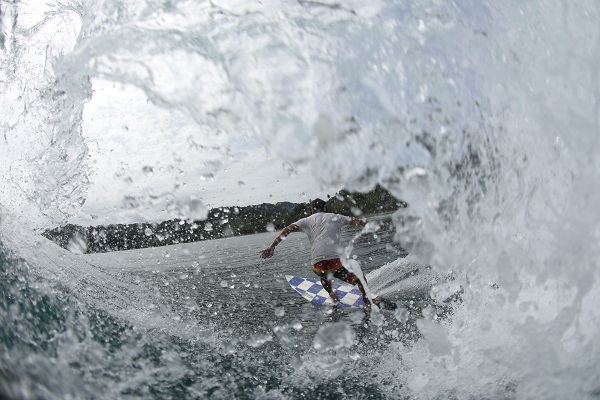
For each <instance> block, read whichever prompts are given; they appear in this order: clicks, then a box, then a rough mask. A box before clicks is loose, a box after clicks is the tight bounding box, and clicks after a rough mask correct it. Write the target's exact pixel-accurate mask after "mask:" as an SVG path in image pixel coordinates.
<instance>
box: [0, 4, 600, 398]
mask: <svg viewBox="0 0 600 400" xmlns="http://www.w3.org/2000/svg"><path fill="white" fill-rule="evenodd" d="M599 17H600V10H599V8H598V4H597V2H595V1H592V0H582V1H577V2H568V1H554V0H550V1H528V2H522V1H510V0H509V1H503V2H492V1H475V0H469V1H460V2H459V1H448V2H439V1H433V0H431V1H422V2H418V3H417V2H407V1H397V2H390V1H383V0H381V1H379V0H374V1H369V2H364V1H352V0H351V1H345V2H331V1H320V2H317V1H314V2H313V1H283V2H275V1H261V2H258V1H257V2H254V1H231V2H229V1H228V2H226V1H211V2H203V1H198V2H194V1H179V2H160V1H142V0H130V1H124V2H113V1H89V2H86V1H79V2H75V1H73V2H71V1H61V2H53V1H50V2H44V3H43V4H41V3H40V4H35V2H22V1H1V2H0V20H1V32H0V82H1V86H0V96H1V99H2V102H1V104H2V105H1V107H0V127H1V131H2V138H1V140H2V144H1V145H0V157H1V158H2V162H1V163H0V182H1V183H0V246H1V248H0V266H1V276H0V288H1V292H2V293H1V294H0V318H1V319H2V321H1V323H0V349H1V351H0V389H1V391H0V393H1V394H2V396H3V397H8V398H27V399H29V398H44V399H46V398H61V399H62V398H111V399H112V398H352V397H354V398H410V399H446V398H448V399H481V398H486V399H506V398H509V399H565V398H578V399H593V398H598V397H600V386H599V384H598V382H600V365H599V364H600V341H599V340H598V339H599V335H598V326H600V311H598V310H599V309H600V307H599V305H600V283H599V275H600V273H599V270H598V262H599V261H600V249H599V246H598V243H600V241H599V236H600V229H599V227H600V223H599V222H600V208H599V207H598V204H600V190H599V187H598V182H599V178H600V162H599V160H600V158H599V157H598V154H599V150H600V106H599V102H598V98H599V95H600V76H599V73H598V71H599V66H600V41H599V34H600V25H599V24H598V20H599ZM107 88H113V89H114V88H124V89H123V90H136V91H138V92H140V93H143V96H144V98H145V99H146V101H147V103H148V104H152V105H154V106H156V107H159V108H161V109H162V110H166V111H167V112H170V113H173V115H184V116H186V118H188V119H189V120H191V121H193V123H194V124H195V126H197V127H199V129H197V130H196V131H194V133H193V134H192V135H191V136H190V137H189V138H187V137H186V138H185V139H184V140H182V139H181V137H180V136H179V135H175V134H174V133H171V134H166V133H165V134H163V135H162V136H159V138H158V139H156V138H153V140H159V142H160V143H161V144H163V146H164V147H165V148H170V149H177V151H176V153H177V154H176V155H175V156H173V157H175V158H177V159H178V160H179V161H177V163H178V164H177V165H187V164H196V163H197V164H201V165H202V168H204V169H205V171H201V172H202V173H203V174H205V175H206V176H207V177H209V178H210V177H211V176H214V172H215V171H216V170H218V169H225V168H227V160H228V157H229V155H230V154H231V151H232V149H233V150H235V151H241V149H240V148H239V144H240V143H245V142H247V141H250V140H251V141H254V143H258V144H259V145H260V146H262V147H263V148H265V149H266V150H267V151H268V152H269V153H270V154H275V155H277V156H279V157H280V158H282V159H283V160H286V161H287V162H288V163H289V164H288V165H300V166H304V167H306V168H308V169H309V170H310V171H312V174H313V175H314V176H315V178H316V179H317V180H318V182H319V183H320V184H321V185H322V186H323V187H334V186H343V187H346V188H348V189H349V190H368V189H370V188H372V187H373V186H374V185H375V184H378V183H379V184H381V185H383V186H384V187H386V188H387V189H388V190H390V191H391V192H392V193H393V194H394V195H396V196H397V197H398V198H399V199H402V200H405V201H407V202H408V204H409V207H408V208H406V209H399V210H398V211H397V212H395V213H394V214H393V215H391V216H389V217H388V218H389V219H390V220H389V222H388V227H389V231H386V233H385V234H383V233H382V237H380V238H379V239H380V241H379V242H378V241H377V239H376V238H374V237H373V236H372V234H364V235H363V236H361V239H358V240H357V241H356V242H355V243H354V244H353V245H352V246H351V248H350V247H349V248H348V250H349V251H351V254H352V252H354V254H357V259H358V261H359V262H360V265H361V267H362V268H363V269H364V270H365V271H368V279H369V283H370V286H371V287H372V288H371V289H372V290H373V291H376V292H378V293H382V294H383V295H385V296H386V297H389V298H393V299H394V300H395V301H398V302H400V303H401V304H403V305H404V307H408V305H407V303H406V300H407V299H405V298H403V297H404V295H406V294H407V293H411V291H412V293H414V294H419V295H428V296H429V297H430V298H432V300H431V301H434V302H436V301H437V302H439V301H442V300H443V299H444V298H445V297H447V296H448V295H449V294H451V293H453V292H454V291H455V290H457V288H462V289H463V291H464V292H463V294H462V302H461V303H460V304H456V305H453V306H452V307H451V310H447V312H443V313H441V314H440V313H439V312H438V311H439V310H436V309H435V307H432V306H428V305H427V304H420V305H419V306H418V307H415V309H412V310H410V309H408V308H406V312H405V313H396V314H394V313H391V314H390V313H378V312H375V313H373V314H367V315H365V314H364V313H363V312H361V311H359V312H352V311H339V310H338V311H332V310H331V309H327V308H315V307H313V306H312V305H310V304H306V303H304V302H303V300H302V299H300V298H299V296H297V295H295V294H294V293H292V292H291V291H290V289H289V288H287V287H286V284H285V282H284V281H283V275H284V274H285V273H288V272H291V271H298V272H297V273H298V274H299V275H305V276H306V275H308V274H309V273H310V271H309V270H307V267H306V265H305V263H306V257H307V256H306V253H304V252H305V251H306V244H304V245H302V244H301V243H302V242H301V241H300V242H298V241H296V242H295V243H296V244H297V246H295V247H294V246H291V242H290V243H285V244H284V245H285V246H288V244H290V247H289V248H288V249H287V250H286V251H282V250H283V248H282V249H278V251H279V252H278V254H277V258H274V259H273V260H268V261H266V262H263V261H262V260H260V259H258V257H255V256H256V254H254V253H255V252H257V251H258V250H257V246H258V248H261V246H263V245H266V244H268V242H269V241H270V239H271V238H272V236H273V235H274V234H275V233H270V234H264V235H257V236H251V237H244V238H234V239H226V240H223V241H214V242H201V243H195V244H190V245H185V246H183V245H182V246H175V247H169V248H166V247H165V248H159V249H147V250H141V251H131V252H124V253H115V254H105V255H104V254H103V255H85V254H84V255H82V254H74V253H71V252H68V251H65V250H61V249H58V248H57V247H56V246H54V245H53V244H52V243H50V242H48V241H47V240H46V239H44V238H42V237H41V236H40V235H39V232H40V230H41V229H44V228H45V227H50V226H54V225H56V224H59V223H62V222H64V221H66V220H67V219H69V218H71V217H73V216H74V215H76V214H77V213H78V212H79V210H80V209H81V207H82V205H83V204H84V203H85V202H86V201H87V200H88V195H89V193H90V192H89V190H90V182H91V177H92V174H93V172H94V169H95V165H94V162H95V161H93V160H94V158H93V156H94V155H95V154H96V153H97V148H96V146H97V145H96V144H95V143H94V142H93V141H91V140H89V139H86V138H89V137H90V135H92V134H96V135H98V134H102V132H103V129H105V128H106V126H104V125H103V124H102V123H100V122H103V121H108V120H110V118H111V115H110V114H102V109H101V108H98V107H96V108H94V110H96V112H97V114H90V113H91V107H90V105H97V104H98V103H97V101H98V97H99V96H100V93H101V92H103V91H107V90H108V89H107ZM111 90H112V89H111ZM114 100H115V101H117V98H115V99H114ZM128 107H132V108H131V109H129V108H128ZM140 107H141V106H140ZM121 108H122V109H123V111H124V113H125V114H128V113H129V112H130V111H131V113H135V110H136V108H135V106H131V105H127V106H122V107H121ZM98 110H100V111H98ZM94 121H96V123H94ZM98 121H100V122H98ZM94 130H95V131H94ZM91 131H93V132H91ZM128 132H129V130H128V127H127V126H124V127H123V128H122V131H121V132H120V135H121V137H122V138H123V139H124V138H126V137H127V136H128V135H129V133H128ZM188 148H193V152H191V153H189V152H186V151H187V150H189V149H188ZM117 150H118V149H117ZM139 152H140V153H143V149H140V151H139ZM164 162H165V164H167V163H168V161H164ZM177 165H176V166H177ZM176 183H177V187H178V188H182V189H177V190H175V189H174V190H173V191H171V192H168V193H164V194H159V195H158V198H168V199H169V201H170V202H171V203H170V204H171V206H170V208H169V210H170V212H171V213H172V214H175V215H180V216H181V217H182V218H188V217H189V218H191V217H196V216H198V215H201V214H202V213H203V208H202V206H200V207H198V204H199V203H198V200H197V199H192V200H190V197H189V195H187V194H186V195H183V194H184V192H185V189H183V188H185V185H186V183H187V178H186V176H185V175H182V176H181V177H179V178H178V179H177V182H176ZM240 190H241V189H240ZM156 198H157V194H156V193H152V192H149V193H148V192H142V193H141V194H136V195H135V196H134V197H128V198H127V199H126V201H127V204H129V205H130V206H131V207H132V208H133V209H136V208H137V209H139V210H140V211H141V210H143V209H145V208H147V207H150V206H152V205H153V204H154V202H155V201H156ZM199 199H200V201H201V200H202V199H201V196H199ZM201 203H202V202H201ZM202 204H204V203H202ZM204 205H206V204H204ZM191 214H193V215H191ZM352 234H353V233H349V235H350V236H349V237H348V238H351V237H352ZM299 240H301V239H299ZM363 240H364V241H365V242H363ZM369 241H373V243H368V242H369ZM282 246H283V245H282ZM399 249H403V250H406V253H408V256H407V254H406V253H404V252H403V251H400V250H399ZM415 265H429V266H431V270H427V274H429V275H428V276H430V277H432V278H433V277H440V276H442V277H446V276H448V274H450V273H451V274H452V275H451V276H452V277H453V280H451V281H446V280H443V279H441V280H436V281H435V282H434V284H433V285H429V283H431V281H428V282H429V283H427V282H425V281H420V280H419V278H418V275H417V277H415V276H411V275H410V274H408V272H410V271H411V268H412V267H413V266H415ZM301 271H304V273H301ZM409 297H410V296H409ZM408 304H410V303H408ZM421 306H423V307H421ZM213 310H214V311H213ZM332 338H337V340H333V339H332Z"/></svg>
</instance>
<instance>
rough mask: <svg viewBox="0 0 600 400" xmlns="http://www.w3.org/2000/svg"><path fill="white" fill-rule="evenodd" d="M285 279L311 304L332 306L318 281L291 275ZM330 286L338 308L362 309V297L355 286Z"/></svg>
mask: <svg viewBox="0 0 600 400" xmlns="http://www.w3.org/2000/svg"><path fill="white" fill-rule="evenodd" d="M285 279H287V281H288V283H289V284H290V286H291V287H292V288H293V289H294V290H295V291H296V292H298V293H299V294H300V295H301V296H302V297H304V298H305V299H306V300H308V301H310V302H311V303H315V304H327V305H330V306H332V305H333V300H331V297H329V293H327V291H326V290H325V288H323V285H321V282H320V281H317V280H315V279H308V278H300V277H299V276H291V275H286V276H285ZM331 286H332V287H333V290H335V293H336V294H337V298H338V304H337V305H338V307H356V308H363V307H364V302H363V299H362V295H361V294H360V290H358V288H357V287H356V286H349V285H339V284H337V283H335V282H332V285H331Z"/></svg>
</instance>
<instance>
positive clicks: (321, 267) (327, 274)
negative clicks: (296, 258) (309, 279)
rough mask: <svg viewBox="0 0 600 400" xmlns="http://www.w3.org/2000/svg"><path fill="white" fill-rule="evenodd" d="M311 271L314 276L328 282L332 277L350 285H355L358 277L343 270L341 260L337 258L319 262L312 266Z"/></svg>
mask: <svg viewBox="0 0 600 400" xmlns="http://www.w3.org/2000/svg"><path fill="white" fill-rule="evenodd" d="M312 269H313V271H314V273H315V274H317V275H319V276H320V277H321V278H325V279H327V280H330V279H331V277H332V276H333V277H334V278H337V279H339V280H341V281H344V282H348V283H350V284H351V285H354V284H356V281H358V277H357V276H356V275H354V274H353V273H352V272H350V271H348V270H347V269H346V268H344V266H343V265H342V260H340V259H339V258H334V259H332V260H323V261H319V262H318V263H316V264H314V265H313V266H312Z"/></svg>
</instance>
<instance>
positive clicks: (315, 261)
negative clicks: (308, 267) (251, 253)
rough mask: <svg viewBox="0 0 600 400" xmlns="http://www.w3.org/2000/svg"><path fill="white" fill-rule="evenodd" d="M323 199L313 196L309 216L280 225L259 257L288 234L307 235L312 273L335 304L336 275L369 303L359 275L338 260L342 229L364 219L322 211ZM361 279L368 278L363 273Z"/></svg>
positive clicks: (376, 300) (361, 223)
mask: <svg viewBox="0 0 600 400" xmlns="http://www.w3.org/2000/svg"><path fill="white" fill-rule="evenodd" d="M325 205H326V203H325V201H324V200H321V199H315V200H313V201H311V203H310V206H311V212H312V214H311V215H310V216H309V217H306V218H302V219H300V220H298V221H296V222H294V223H293V224H290V225H288V226H286V227H285V228H283V229H282V230H281V232H280V233H279V235H277V237H276V238H275V239H274V240H273V243H271V245H270V246H269V247H267V248H266V249H264V250H261V251H260V256H261V257H262V258H270V257H272V256H273V253H274V252H275V247H276V246H277V245H278V244H279V243H281V241H282V240H283V239H285V238H286V237H287V236H288V235H289V234H290V233H293V232H298V231H300V232H303V233H305V234H306V235H307V236H308V239H309V241H310V249H311V263H312V269H313V271H314V273H315V274H317V275H318V276H319V277H320V278H321V284H322V285H323V288H325V290H326V291H327V293H329V296H330V297H331V300H333V302H334V303H337V301H338V299H337V296H336V294H335V291H334V290H333V289H332V287H331V279H332V277H333V278H337V279H339V280H342V281H344V282H348V283H350V284H351V285H355V284H356V285H357V286H358V289H359V290H360V293H361V294H362V297H363V301H364V303H365V306H366V307H369V306H370V305H371V302H370V300H369V298H368V296H367V294H366V292H365V288H364V287H363V285H362V282H361V281H360V279H358V276H356V275H355V274H354V273H352V272H350V271H348V270H347V269H346V268H345V267H344V266H343V265H342V261H341V259H340V254H341V253H342V246H341V245H340V236H341V233H342V229H343V228H344V226H346V225H356V226H365V225H366V224H367V221H365V220H363V219H359V218H353V217H347V216H345V215H340V214H333V213H328V212H326V211H325ZM363 280H364V281H365V282H367V279H366V278H365V276H364V275H363ZM380 302H381V298H380V297H379V296H378V297H376V298H374V299H373V303H374V304H379V303H380Z"/></svg>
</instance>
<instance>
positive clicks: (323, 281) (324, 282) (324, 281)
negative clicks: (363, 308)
mask: <svg viewBox="0 0 600 400" xmlns="http://www.w3.org/2000/svg"><path fill="white" fill-rule="evenodd" d="M321 285H323V287H324V288H325V290H326V291H327V293H329V297H331V300H333V304H337V302H338V299H337V295H336V294H335V292H334V291H333V288H332V287H331V281H330V280H328V279H327V278H325V277H324V276H322V277H321Z"/></svg>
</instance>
